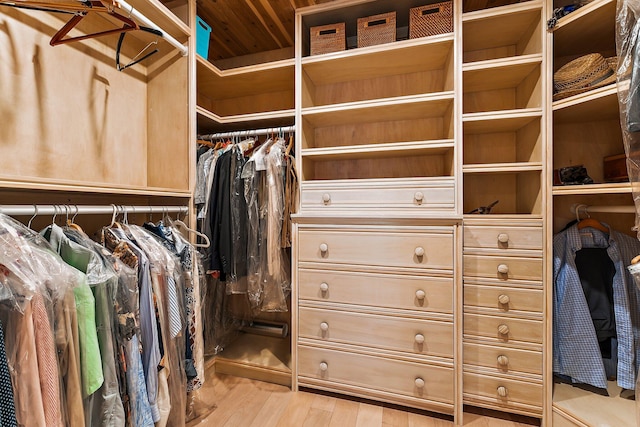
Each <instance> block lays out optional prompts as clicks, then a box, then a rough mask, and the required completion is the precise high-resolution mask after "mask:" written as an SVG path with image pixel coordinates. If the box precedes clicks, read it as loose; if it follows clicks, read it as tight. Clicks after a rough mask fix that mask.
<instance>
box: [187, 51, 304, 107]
mask: <svg viewBox="0 0 640 427" xmlns="http://www.w3.org/2000/svg"><path fill="white" fill-rule="evenodd" d="M196 62H197V67H196V75H197V79H196V80H197V83H196V84H197V94H198V100H197V103H198V106H200V107H202V108H204V109H205V110H208V111H211V112H213V113H214V114H216V115H217V116H220V117H230V116H242V115H250V114H255V113H264V112H270V111H283V110H293V109H294V107H295V99H294V60H293V59H290V60H283V61H277V62H273V63H267V64H260V65H252V66H247V67H242V68H236V69H230V70H219V69H218V68H216V67H215V66H214V65H213V64H211V63H210V62H209V61H207V60H205V59H204V58H202V57H201V56H198V57H197V61H196Z"/></svg>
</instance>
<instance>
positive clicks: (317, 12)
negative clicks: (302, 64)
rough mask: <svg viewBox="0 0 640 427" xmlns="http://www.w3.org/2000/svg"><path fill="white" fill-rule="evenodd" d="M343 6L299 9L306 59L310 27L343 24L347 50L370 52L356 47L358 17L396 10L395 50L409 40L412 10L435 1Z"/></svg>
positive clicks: (372, 1) (329, 4) (384, 1)
mask: <svg viewBox="0 0 640 427" xmlns="http://www.w3.org/2000/svg"><path fill="white" fill-rule="evenodd" d="M340 3H342V2H337V3H334V2H325V4H322V5H315V6H312V7H309V8H300V9H298V10H297V12H298V13H299V14H301V15H302V25H301V26H300V27H301V28H300V30H301V33H299V34H297V37H299V38H300V41H301V43H300V44H301V55H302V57H303V58H305V57H309V56H310V29H311V27H315V26H320V25H328V24H335V23H338V22H344V23H345V31H346V35H345V38H346V40H345V42H346V43H345V45H346V48H347V50H350V51H351V53H354V52H358V51H360V50H361V49H368V47H364V48H363V47H360V48H358V47H357V45H358V43H357V21H358V18H364V17H367V16H373V15H378V14H381V13H387V12H393V11H395V12H396V39H395V40H394V42H395V43H388V44H387V45H388V46H390V47H391V48H393V46H395V45H396V44H397V43H398V42H402V41H403V40H405V39H408V38H409V35H408V27H409V9H411V8H413V7H418V6H424V5H425V4H427V3H434V2H433V1H425V0H394V1H393V2H390V1H388V0H377V1H376V0H369V1H356V2H348V3H349V4H347V5H345V4H340ZM454 9H455V8H454ZM454 22H455V17H454Z"/></svg>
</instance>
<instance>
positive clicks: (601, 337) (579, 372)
mask: <svg viewBox="0 0 640 427" xmlns="http://www.w3.org/2000/svg"><path fill="white" fill-rule="evenodd" d="M603 225H605V227H606V228H607V229H609V232H608V233H605V232H603V231H601V230H598V229H596V228H593V227H585V228H582V229H580V228H579V226H578V224H574V225H572V226H570V227H568V228H566V229H565V230H563V231H561V232H560V233H558V234H556V235H555V236H554V240H553V266H554V268H553V285H554V295H553V372H554V374H557V375H559V376H561V377H564V378H569V379H570V381H571V382H573V383H582V384H589V385H591V386H594V387H597V388H601V389H605V390H606V388H607V380H608V379H609V378H616V379H617V383H618V385H619V386H620V387H622V388H624V389H629V390H633V389H635V383H636V372H638V367H640V292H639V291H638V289H637V288H636V287H635V286H634V282H633V278H632V277H631V275H630V273H629V272H628V271H627V268H626V267H627V266H628V265H629V264H630V263H631V260H632V259H633V257H635V256H636V255H637V254H638V253H640V242H639V241H638V240H637V239H634V238H632V237H630V236H627V235H625V234H622V233H619V232H616V231H615V230H612V229H610V228H609V226H608V225H606V224H603ZM608 365H612V366H608Z"/></svg>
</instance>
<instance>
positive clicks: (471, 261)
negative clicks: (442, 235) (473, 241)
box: [464, 255, 542, 282]
mask: <svg viewBox="0 0 640 427" xmlns="http://www.w3.org/2000/svg"><path fill="white" fill-rule="evenodd" d="M464 275H465V276H466V277H484V278H489V279H498V280H500V281H503V282H508V281H509V280H533V281H541V280H542V258H520V257H503V256H491V255H487V256H484V255H464Z"/></svg>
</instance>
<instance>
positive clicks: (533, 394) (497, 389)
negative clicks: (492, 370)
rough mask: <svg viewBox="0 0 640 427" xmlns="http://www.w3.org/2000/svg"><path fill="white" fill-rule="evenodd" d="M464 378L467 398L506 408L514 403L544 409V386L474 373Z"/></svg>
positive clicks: (467, 374) (466, 374)
mask: <svg viewBox="0 0 640 427" xmlns="http://www.w3.org/2000/svg"><path fill="white" fill-rule="evenodd" d="M463 378H464V384H463V390H464V396H465V398H468V397H472V396H478V397H482V398H484V399H488V400H490V401H493V402H492V403H493V404H495V405H500V406H506V407H508V406H509V405H510V404H513V403H523V404H526V405H532V406H536V407H542V400H543V388H542V384H538V383H527V382H522V381H515V380H508V379H504V378H500V377H498V376H491V377H489V376H484V375H478V374H474V373H465V374H464V376H463Z"/></svg>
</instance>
